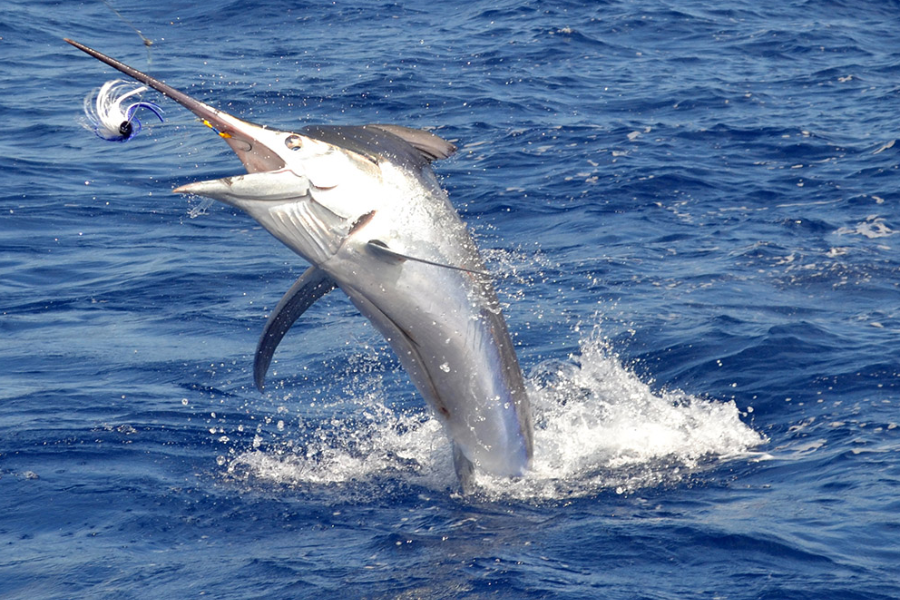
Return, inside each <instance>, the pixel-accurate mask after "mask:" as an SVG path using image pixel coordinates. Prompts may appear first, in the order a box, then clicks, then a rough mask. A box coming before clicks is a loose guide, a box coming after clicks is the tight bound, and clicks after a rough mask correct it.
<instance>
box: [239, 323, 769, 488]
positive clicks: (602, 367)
mask: <svg viewBox="0 0 900 600" xmlns="http://www.w3.org/2000/svg"><path fill="white" fill-rule="evenodd" d="M372 377H377V376H376V375H372ZM528 385H529V393H530V397H531V400H532V405H533V409H534V416H535V434H534V441H535V455H534V464H533V468H532V470H531V471H530V472H529V473H528V475H527V476H526V477H524V478H522V479H518V480H511V479H504V478H492V477H490V476H487V475H484V474H480V473H476V478H475V483H476V486H477V489H478V491H479V492H480V493H481V494H482V495H484V496H487V497H489V498H515V499H522V500H530V499H561V498H571V497H580V496H588V495H592V494H597V493H600V492H603V491H608V490H615V491H616V492H618V493H627V492H631V491H634V490H637V489H641V488H647V487H654V486H658V485H665V484H671V483H676V482H678V481H681V480H683V479H684V478H685V477H688V476H690V475H691V474H693V473H696V472H698V470H701V469H702V468H703V467H704V466H705V465H715V464H716V463H717V461H721V460H726V459H729V458H734V457H736V456H740V455H745V454H746V453H748V452H749V451H750V450H751V449H752V448H753V447H755V446H757V445H759V444H760V443H761V442H762V441H763V437H762V436H761V435H760V434H759V433H757V432H755V431H754V430H753V429H752V428H750V427H749V426H747V425H746V424H744V423H743V422H742V421H741V414H740V411H739V410H738V408H737V407H736V406H735V404H734V402H721V401H716V400H704V399H700V398H697V397H694V396H690V395H688V394H685V393H682V392H654V391H653V390H652V389H651V388H650V386H648V385H647V384H646V383H644V382H642V381H640V379H638V377H637V376H636V375H635V374H634V373H633V372H631V371H630V370H628V369H627V368H625V367H624V366H623V365H622V364H621V361H620V360H619V359H618V357H616V356H615V355H613V354H611V353H610V351H609V349H608V347H607V345H606V343H605V342H604V341H603V340H602V338H601V337H600V335H599V334H598V333H597V332H596V331H595V332H592V333H591V334H590V335H589V336H588V337H587V338H586V339H584V340H582V342H581V348H580V352H579V354H578V355H573V356H571V357H569V360H567V361H548V362H545V363H542V364H541V365H539V366H538V367H537V368H536V369H534V372H533V373H532V375H531V376H530V377H529V380H528ZM376 388H377V386H376ZM360 403H361V404H364V405H365V406H366V407H367V408H365V409H364V410H362V413H363V414H362V417H360V416H359V415H355V414H354V415H353V416H352V417H347V418H345V419H340V418H334V419H331V420H329V421H328V423H327V424H325V426H321V427H319V428H318V429H317V430H316V431H313V432H306V433H307V434H306V435H303V436H301V437H303V438H305V441H303V442H296V441H293V440H289V441H282V442H280V443H277V444H275V445H274V446H271V447H267V448H258V449H254V450H250V451H235V452H234V454H233V456H232V457H231V459H230V460H229V461H228V467H227V468H228V472H229V474H230V475H231V476H233V477H235V478H237V479H252V480H255V481H262V482H270V483H274V484H280V485H292V486H305V485H321V484H346V483H352V482H365V481H373V480H376V479H380V478H385V477H389V478H399V479H401V480H403V481H405V482H406V483H409V484H413V485H422V486H425V487H428V488H432V489H446V488H448V487H449V488H452V487H454V486H455V476H454V471H453V466H452V459H451V453H450V445H449V443H448V441H447V439H446V437H445V436H444V434H443V432H442V431H441V426H440V424H439V423H438V422H437V421H436V420H435V419H433V418H431V417H429V416H427V415H425V414H424V413H422V412H416V413H415V414H405V413H402V412H397V411H394V410H391V409H389V408H387V407H386V406H385V404H384V398H383V393H382V392H381V391H379V389H374V390H373V389H369V390H368V391H367V392H366V393H365V397H364V398H362V399H361V402H360ZM307 424H308V423H307ZM286 435H289V434H286Z"/></svg>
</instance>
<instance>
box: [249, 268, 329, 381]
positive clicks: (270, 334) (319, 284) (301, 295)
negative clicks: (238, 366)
mask: <svg viewBox="0 0 900 600" xmlns="http://www.w3.org/2000/svg"><path fill="white" fill-rule="evenodd" d="M336 287H337V284H336V283H335V282H334V281H333V280H332V279H331V278H330V277H329V276H328V275H326V274H325V272H324V271H322V270H321V269H318V268H316V267H310V268H309V269H307V270H306V272H305V273H303V275H301V276H300V278H299V279H297V281H296V282H295V283H294V285H292V286H291V289H289V290H288V291H287V293H285V295H284V297H282V298H281V301H280V302H279V303H278V306H276V307H275V310H273V311H272V314H270V315H269V320H268V321H266V326H265V327H263V331H262V335H261V336H260V337H259V343H258V344H257V345H256V356H255V357H254V359H253V380H254V382H255V383H256V387H257V388H259V390H260V391H262V390H263V388H264V387H265V379H266V371H268V370H269V364H271V362H272V356H273V355H274V354H275V349H276V348H277V347H278V344H279V343H280V342H281V339H282V338H283V337H284V334H286V333H287V332H288V330H289V329H290V328H291V326H292V325H293V324H294V322H295V321H296V320H297V319H298V318H299V317H300V315H302V314H303V313H304V312H306V309H307V308H309V307H310V306H312V305H313V303H315V301H316V300H318V299H319V298H321V297H322V296H324V295H325V294H327V293H328V292H330V291H331V290H333V289H334V288H336Z"/></svg>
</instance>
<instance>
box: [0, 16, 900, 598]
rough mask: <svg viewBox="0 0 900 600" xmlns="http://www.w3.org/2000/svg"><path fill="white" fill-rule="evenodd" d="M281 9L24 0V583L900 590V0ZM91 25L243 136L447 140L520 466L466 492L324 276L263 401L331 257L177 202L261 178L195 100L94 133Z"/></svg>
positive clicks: (456, 593)
mask: <svg viewBox="0 0 900 600" xmlns="http://www.w3.org/2000/svg"><path fill="white" fill-rule="evenodd" d="M260 4H262V5H261V6H258V7H253V6H248V5H247V3H244V2H237V1H231V2H228V1H222V0H210V1H208V2H204V3H193V4H191V5H189V6H185V4H184V3H177V2H154V3H144V2H135V1H132V0H121V1H116V0H111V1H110V4H106V3H104V2H102V1H99V0H97V1H94V0H91V1H85V2H62V3H60V2H49V1H35V0H27V1H25V0H9V1H7V2H6V4H5V5H4V10H3V18H2V21H0V38H2V39H0V59H2V60H0V75H2V78H0V80H2V82H3V87H2V91H3V93H2V94H0V150H2V151H0V172H2V182H3V185H2V192H0V194H2V195H0V214H2V221H0V223H2V225H0V250H2V253H0V332H2V339H3V341H4V343H3V344H2V346H0V365H2V369H0V597H2V598H4V599H7V598H8V599H29V600H31V599H37V598H40V599H51V598H52V599H73V598H91V599H97V598H102V599H107V598H109V599H112V598H115V599H117V600H118V599H143V598H196V597H201V596H202V597H210V598H234V599H237V598H241V599H244V598H266V599H276V598H279V599H280V598H372V599H375V598H378V599H381V598H404V599H409V598H510V599H518V598H573V599H574V598H612V599H636V598H646V599H654V600H656V599H671V598H679V599H680V598H710V599H712V598H730V599H734V598H760V599H786V598H790V599H793V598H798V599H801V598H802V599H807V598H808V599H816V600H821V599H840V600H847V599H863V598H865V599H888V598H897V597H900V575H898V573H900V570H898V564H900V542H898V536H900V516H898V514H900V501H898V495H900V494H898V493H900V427H898V423H900V411H898V409H900V393H898V392H900V379H898V377H900V289H898V284H900V258H898V244H900V241H898V240H900V238H898V237H896V236H897V235H898V234H897V231H900V209H898V203H900V177H898V175H900V173H898V168H897V165H898V160H900V144H897V140H898V137H900V134H898V127H900V126H898V118H897V115H898V113H900V110H898V108H900V83H898V82H900V29H898V27H897V22H898V18H900V5H898V4H897V3H896V2H853V3H849V2H843V1H835V0H832V1H823V2H808V1H797V0H787V1H781V2H774V1H771V0H764V1H762V2H741V1H735V0H726V1H725V2H719V3H715V4H709V3H702V2H694V1H690V0H688V1H685V2H644V1H623V0H610V1H605V2H590V3H583V4H582V3H575V2H559V3H553V4H552V5H551V4H550V3H537V2H507V1H503V0H501V1H500V2H498V1H496V0H494V1H492V2H466V3H436V2H418V1H412V2H402V3H387V2H359V1H357V2H352V1H351V2H338V3H334V4H332V3H321V2H309V3H301V2H269V3H260ZM111 6H112V7H115V8H116V9H117V10H118V11H119V13H120V14H121V16H122V17H123V18H125V19H127V20H128V21H129V22H130V23H131V25H129V24H128V23H126V22H125V21H123V20H122V19H121V18H120V17H118V16H117V15H116V14H115V13H114V12H113V11H112V9H111V8H110V7H111ZM132 25H133V26H134V27H137V29H139V30H140V31H141V33H142V34H143V36H145V37H147V38H148V39H150V40H152V41H153V45H152V46H150V47H149V50H148V48H147V47H145V46H144V45H143V44H142V41H141V37H140V36H139V35H138V33H136V32H135V30H134V29H133V28H132ZM64 36H65V37H71V38H73V39H76V40H79V41H81V42H84V43H86V44H88V45H90V46H93V47H95V48H97V49H98V50H100V51H102V52H105V53H107V54H110V55H112V56H114V57H117V58H119V59H122V60H124V61H125V62H128V63H130V64H132V65H133V66H135V67H137V68H139V69H143V70H147V71H148V72H150V73H151V74H153V75H155V76H157V77H160V78H162V79H164V80H166V81H167V82H169V83H171V84H173V85H175V86H176V87H178V88H181V89H183V90H185V91H187V92H189V93H191V94H194V95H196V96H197V97H199V98H200V99H202V100H204V101H206V102H209V103H211V104H213V105H215V106H218V107H221V108H223V109H225V110H228V111H230V112H232V113H234V114H236V115H237V116H240V117H243V118H245V119H249V120H252V121H255V122H259V123H266V124H270V125H273V126H277V127H279V128H282V129H290V128H292V127H300V126H302V125H304V124H309V123H343V124H363V123H371V122H390V123H398V124H403V125H407V126H412V127H427V128H432V129H433V130H434V131H435V133H437V134H438V135H441V136H442V137H445V138H447V139H451V140H454V141H455V143H456V144H457V145H458V146H459V148H460V150H459V152H458V153H457V155H456V156H455V157H453V158H452V159H450V160H447V161H441V162H439V163H436V164H435V166H436V169H437V171H438V173H439V175H440V176H441V178H442V181H443V183H444V185H445V187H446V188H447V189H448V190H449V191H450V194H451V199H452V200H453V202H454V203H455V205H456V206H457V207H458V209H459V211H460V213H461V214H462V215H463V217H464V218H465V220H466V221H467V222H468V223H469V224H470V226H471V228H472V230H473V231H474V233H475V234H476V237H477V239H478V242H479V244H480V246H481V247H482V249H483V251H484V253H485V256H486V258H487V261H488V264H489V268H490V270H491V271H492V272H493V273H494V274H495V277H496V281H497V286H498V288H499V290H500V294H501V298H502V300H503V302H504V303H505V304H506V305H507V306H506V309H505V312H506V315H507V319H508V321H509V325H510V329H511V330H512V331H513V332H514V334H515V339H516V341H517V344H518V353H519V356H520V359H521V362H522V364H523V366H524V368H525V370H526V372H527V373H528V385H529V387H530V389H531V396H532V401H533V404H534V408H535V420H536V426H537V430H536V434H535V443H536V453H535V466H534V470H533V472H532V473H530V474H529V476H528V477H527V478H525V479H524V480H522V481H517V482H513V483H510V482H507V481H498V480H491V479H489V478H486V477H480V478H479V479H478V480H477V482H476V483H477V486H476V488H477V489H476V491H475V493H474V494H473V495H470V496H460V495H459V494H458V493H457V492H456V490H455V487H454V475H453V469H452V466H451V458H450V452H449V450H448V448H447V444H446V441H445V439H444V438H443V436H442V434H441V432H440V429H439V426H438V425H437V423H436V422H435V421H434V420H433V419H431V418H430V415H429V414H428V412H427V410H426V409H425V407H424V405H423V402H422V401H421V399H420V398H419V397H418V396H417V394H416V393H415V390H414V388H413V387H412V385H411V384H410V382H409V381H408V379H407V377H406V375H405V374H404V373H403V371H402V370H400V368H399V365H398V363H397V362H396V360H395V359H394V357H393V355H392V354H391V352H390V350H389V349H388V348H387V346H386V345H385V343H384V342H383V341H382V340H381V339H380V338H379V336H378V335H377V333H376V332H374V330H373V329H372V328H371V327H370V326H369V325H368V324H367V323H366V322H365V320H364V319H363V318H362V317H360V316H359V315H358V314H357V312H356V311H355V309H354V308H353V307H352V305H350V304H349V302H348V301H346V299H344V298H342V297H341V296H340V294H338V293H336V294H332V295H330V296H329V297H327V298H326V299H324V300H323V301H321V303H320V304H319V305H317V306H316V307H314V309H312V310H311V311H310V312H309V313H308V314H307V315H305V316H304V318H303V322H302V324H300V325H299V326H298V327H297V328H296V329H295V330H294V331H292V332H291V334H290V335H289V336H288V338H286V340H285V342H284V344H283V346H282V348H281V349H280V352H279V354H278V355H277V356H276V359H277V363H276V364H275V365H274V371H275V374H274V375H270V378H271V382H272V385H271V386H270V387H271V389H269V390H268V391H267V392H266V393H265V394H260V393H259V392H257V391H256V390H255V388H254V387H253V384H252V370H251V364H252V357H253V351H254V347H255V343H256V339H257V336H258V334H259V332H260V330H261V328H262V326H263V324H264V322H265V319H266V316H267V314H268V312H269V311H270V310H271V309H272V308H273V307H274V306H275V304H276V303H277V301H278V300H279V298H280V297H281V295H282V294H283V292H284V291H285V290H286V289H287V288H288V287H289V286H290V284H291V283H292V282H293V281H294V279H295V278H296V277H297V276H298V275H299V274H300V273H302V271H303V269H304V268H305V265H304V264H303V263H302V261H300V260H299V259H298V258H296V257H295V256H293V255H292V254H291V253H290V252H289V251H288V250H287V249H286V248H284V247H282V246H281V245H280V244H279V243H278V242H277V241H276V240H274V238H271V237H270V236H269V235H268V234H267V233H266V232H265V231H263V230H262V229H261V228H260V227H258V226H257V225H256V224H255V223H254V222H252V221H251V220H250V219H249V218H247V217H245V216H243V215H239V214H236V213H235V212H234V211H233V210H231V209H229V208H226V207H224V206H219V205H216V206H208V205H207V204H206V203H203V202H202V201H200V200H197V199H187V200H186V199H184V198H182V197H180V196H174V195H172V194H171V190H172V188H173V187H176V186H177V185H181V184H185V183H189V182H192V181H198V180H202V179H209V178H213V177H222V176H226V175H231V174H237V173H240V172H241V170H242V169H241V166H240V164H239V162H238V160H237V159H236V158H235V157H234V155H233V154H232V153H231V152H230V150H229V149H228V148H227V147H226V146H225V144H223V143H222V142H221V141H220V140H218V139H217V138H216V136H215V135H213V134H212V133H211V132H210V131H209V130H207V129H206V128H205V127H203V126H202V125H200V124H199V123H198V122H197V121H196V120H195V119H194V118H193V117H192V115H190V114H189V113H187V111H185V110H183V109H181V108H180V107H178V106H177V105H175V104H174V103H172V102H170V101H167V100H165V99H162V98H159V97H158V96H155V95H150V94H148V95H147V96H146V99H149V100H154V101H157V102H159V103H160V104H161V105H162V106H163V108H164V110H165V111H166V121H165V123H163V124H152V123H150V121H149V120H148V121H147V124H150V125H151V127H150V128H149V129H145V130H144V131H142V132H141V134H140V135H139V136H138V137H136V138H135V139H133V140H132V141H129V142H127V143H125V144H116V143H109V142H105V141H103V140H100V139H99V138H97V137H95V136H93V134H91V133H90V132H89V131H87V130H85V129H84V128H83V127H82V126H81V123H80V120H81V119H82V116H83V112H82V100H83V98H84V97H85V96H86V95H87V94H88V93H89V92H91V90H93V89H95V88H97V87H99V86H100V85H102V84H103V83H104V82H105V81H107V80H109V79H113V78H115V77H116V74H115V73H114V72H113V71H112V70H111V69H110V68H108V67H105V66H104V65H102V64H100V63H99V62H97V61H95V60H93V59H91V58H89V57H87V56H86V55H84V54H82V53H81V52H78V51H77V50H75V49H74V48H72V47H70V46H68V45H67V44H65V43H63V42H62V38H63V37H64Z"/></svg>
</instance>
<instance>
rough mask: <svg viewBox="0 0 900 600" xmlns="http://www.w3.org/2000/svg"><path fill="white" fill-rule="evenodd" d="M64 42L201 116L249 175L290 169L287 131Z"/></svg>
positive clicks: (201, 119) (74, 42) (100, 53)
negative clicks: (233, 112) (239, 115)
mask: <svg viewBox="0 0 900 600" xmlns="http://www.w3.org/2000/svg"><path fill="white" fill-rule="evenodd" d="M64 40H65V41H66V42H68V43H69V44H71V45H73V46H75V47H76V48H78V49H79V50H81V51H82V52H84V53H86V54H88V55H90V56H93V57H94V58H96V59H97V60H99V61H101V62H104V63H106V64H107V65H109V66H111V67H113V68H114V69H117V70H118V71H121V72H122V73H124V74H125V75H128V76H129V77H131V78H133V79H135V80H137V81H139V82H141V83H143V84H144V85H146V86H149V87H151V88H153V89H154V90H156V91H157V92H159V93H160V94H162V95H164V96H166V97H167V98H171V99H172V100H174V101H175V102H178V103H179V104H181V105H182V106H184V107H185V108H186V109H188V110H189V111H191V112H192V113H194V114H195V115H197V117H198V118H199V119H200V121H201V122H202V123H203V124H204V125H206V126H207V127H209V128H210V129H212V130H213V131H214V132H215V133H217V134H218V135H219V137H221V138H222V139H224V140H225V142H226V143H227V144H228V145H229V146H230V147H231V149H232V150H233V151H234V153H235V154H236V155H237V157H238V158H239V159H240V160H241V162H242V163H243V164H244V167H245V168H246V169H247V172H248V173H259V172H264V171H277V170H278V169H283V168H284V167H285V166H286V163H285V160H284V158H283V157H282V156H281V152H283V151H285V150H282V149H281V148H279V146H278V145H279V144H280V145H281V146H282V147H283V146H284V135H285V132H281V131H277V130H274V129H269V128H267V127H265V126H262V125H257V124H255V123H251V122H249V121H244V120H243V119H239V118H237V117H235V116H234V115H230V114H228V113H227V112H224V111H221V110H218V109H215V108H213V107H212V106H210V105H208V104H206V103H204V102H201V101H200V100H197V99H196V98H192V97H191V96H189V95H188V94H186V93H184V92H182V91H180V90H177V89H175V88H173V87H172V86H170V85H168V84H167V83H165V82H163V81H160V80H159V79H156V78H155V77H151V76H150V75H147V74H146V73H143V72H141V71H138V70H137V69H135V68H133V67H130V66H128V65H126V64H125V63H123V62H120V61H118V60H116V59H114V58H111V57H109V56H107V55H105V54H103V53H102V52H98V51H96V50H94V49H93V48H89V47H88V46H85V45H84V44H81V43H79V42H76V41H74V40H70V39H68V38H64Z"/></svg>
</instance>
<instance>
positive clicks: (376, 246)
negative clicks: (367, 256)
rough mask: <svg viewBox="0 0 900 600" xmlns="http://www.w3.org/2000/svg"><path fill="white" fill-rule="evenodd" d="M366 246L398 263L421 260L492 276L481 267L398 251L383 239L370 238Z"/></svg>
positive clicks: (432, 264) (435, 264)
mask: <svg viewBox="0 0 900 600" xmlns="http://www.w3.org/2000/svg"><path fill="white" fill-rule="evenodd" d="M366 247H367V248H368V249H369V251H370V252H371V253H372V254H374V255H376V256H378V257H381V258H382V259H384V260H389V261H393V262H398V263H400V262H403V261H407V260H411V261H413V262H420V263H423V264H426V265H431V266H433V267H440V268H442V269H453V270H454V271H465V272H466V273H474V274H475V275H484V276H485V277H490V273H488V272H487V271H481V270H479V269H467V268H465V267H457V266H456V265H447V264H444V263H439V262H434V261H433V260H427V259H424V258H417V257H415V256H410V255H408V254H403V253H401V252H397V251H396V250H392V249H391V248H389V247H388V245H387V244H385V243H384V242H382V241H381V240H369V241H368V242H367V243H366Z"/></svg>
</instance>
